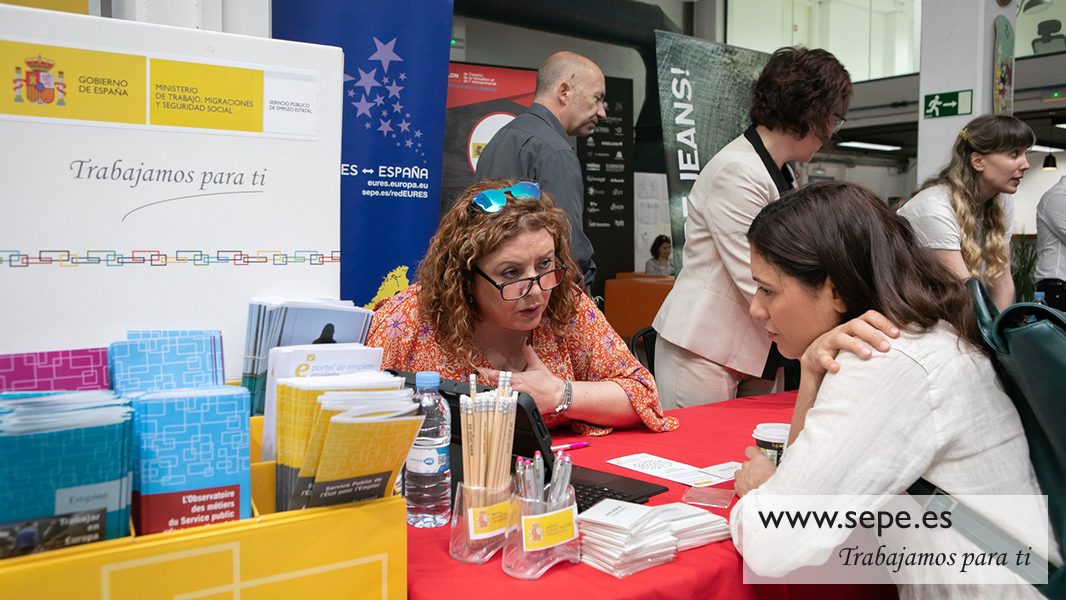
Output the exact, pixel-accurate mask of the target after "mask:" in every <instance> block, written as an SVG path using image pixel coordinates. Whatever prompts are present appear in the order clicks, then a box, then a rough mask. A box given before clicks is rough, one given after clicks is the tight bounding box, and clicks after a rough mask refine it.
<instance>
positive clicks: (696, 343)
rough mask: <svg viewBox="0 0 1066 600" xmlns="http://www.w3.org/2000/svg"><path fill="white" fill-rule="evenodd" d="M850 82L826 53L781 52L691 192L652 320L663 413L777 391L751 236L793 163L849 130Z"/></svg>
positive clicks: (776, 362) (784, 186)
mask: <svg viewBox="0 0 1066 600" xmlns="http://www.w3.org/2000/svg"><path fill="white" fill-rule="evenodd" d="M850 100H851V79H850V77H849V76H848V72H847V71H846V70H845V69H844V67H843V65H841V64H840V62H839V61H838V60H837V59H836V58H835V57H834V56H833V55H832V54H830V53H829V52H826V51H825V50H807V49H804V48H782V49H780V50H778V51H777V52H774V54H773V56H771V57H770V62H768V63H767V65H766V67H764V68H763V70H762V73H761V74H760V75H759V78H758V80H757V81H756V82H755V85H754V87H753V88H752V99H751V111H750V114H751V122H752V125H751V127H749V128H748V130H747V131H745V132H744V134H743V135H741V136H740V137H738V138H737V139H735V140H733V141H732V142H730V143H729V144H728V145H727V146H726V147H724V148H722V150H721V151H719V152H718V154H716V155H715V156H714V158H712V159H711V160H710V162H708V163H707V166H706V167H704V168H703V171H702V172H700V175H699V177H698V178H697V179H696V181H695V183H693V185H692V191H691V193H690V194H689V196H688V221H687V223H686V225H685V230H686V233H687V235H686V239H685V244H684V248H683V250H682V253H683V254H682V258H683V260H682V268H681V272H680V273H679V274H678V276H677V281H676V282H675V283H674V287H673V289H672V290H671V291H670V294H669V296H667V298H666V301H665V302H664V303H663V305H662V307H661V308H660V309H659V313H658V314H657V315H656V316H655V321H654V322H653V327H655V330H656V331H658V332H659V339H658V342H657V343H656V348H655V355H656V356H655V369H656V373H658V375H659V378H658V379H659V383H660V399H661V400H662V404H663V406H664V407H665V408H667V409H671V408H676V407H679V406H692V405H697V404H709V403H711V402H719V401H722V400H729V399H732V398H736V397H737V396H738V395H739V396H751V395H757V394H764V393H768V392H770V391H772V390H773V387H774V380H775V378H776V377H777V372H778V367H779V366H780V365H781V364H782V361H781V359H780V355H779V354H778V353H777V352H776V350H772V347H771V342H770V338H769V337H767V335H766V331H764V330H763V328H762V325H761V324H760V323H759V322H758V320H757V319H755V318H753V317H751V316H750V315H749V314H748V307H749V306H750V305H751V300H752V296H753V295H754V294H755V281H753V280H752V278H751V269H750V264H749V260H750V259H749V253H748V241H747V238H745V236H744V234H745V232H747V230H748V226H749V225H751V222H752V220H753V219H755V215H757V214H758V213H759V211H760V210H761V209H762V208H763V207H764V206H766V205H767V204H769V203H771V202H773V201H775V200H777V199H778V197H779V196H780V194H781V193H783V192H785V191H787V190H789V189H791V188H793V187H795V185H796V180H795V175H794V174H793V172H792V169H791V167H789V166H788V164H787V163H789V162H791V161H799V162H808V161H810V160H811V157H812V156H813V155H814V153H815V152H817V151H818V149H819V148H821V147H822V146H824V145H827V144H828V143H829V141H830V138H831V137H832V135H833V132H835V131H837V130H838V129H839V128H840V127H841V126H842V125H843V124H844V115H845V114H846V113H847V112H848V102H849V101H850Z"/></svg>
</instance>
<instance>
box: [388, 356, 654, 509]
mask: <svg viewBox="0 0 1066 600" xmlns="http://www.w3.org/2000/svg"><path fill="white" fill-rule="evenodd" d="M389 372H391V373H393V374H395V375H399V376H401V377H403V378H404V379H406V380H407V387H410V388H414V386H415V374H414V373H409V372H406V371H396V370H392V369H390V370H389ZM490 389H492V388H489V387H487V386H481V385H479V386H478V391H479V392H483V391H486V390H490ZM440 393H441V396H443V397H444V399H445V400H447V401H448V405H449V406H451V409H452V443H451V466H452V498H455V486H456V485H458V483H459V482H460V481H462V479H463V451H462V442H463V432H462V429H463V428H462V427H459V423H461V422H462V421H461V417H460V413H459V396H461V395H463V394H469V393H470V384H469V383H468V382H460V381H452V380H450V379H441V381H440ZM515 412H516V414H515V431H514V446H513V448H512V454H513V455H514V456H524V457H526V458H533V455H534V453H535V452H537V451H540V453H541V456H543V457H544V466H545V470H546V475H550V474H551V472H552V469H554V467H555V465H554V460H555V457H554V456H553V454H552V451H551V445H552V437H551V434H550V433H548V427H547V426H546V425H545V424H544V420H543V419H542V418H541V416H540V411H539V410H537V404H536V402H534V401H533V398H532V397H531V396H529V395H528V394H521V393H520V394H519V395H518V406H517V407H516V409H515ZM511 464H512V466H513V465H514V461H513V460H512V461H511ZM570 484H571V485H573V486H574V493H575V495H576V496H577V506H578V512H581V511H584V510H585V509H588V508H591V507H592V505H594V504H596V503H597V502H599V501H600V500H602V499H604V498H614V499H617V500H622V501H625V502H635V503H638V504H643V503H645V502H647V501H648V498H650V497H652V496H654V495H656V494H661V493H663V492H665V491H666V490H667V488H666V487H665V486H662V485H658V484H655V483H649V482H647V481H641V480H639V479H633V478H632V477H625V476H622V475H615V474H613V473H606V472H604V471H597V470H596V469H589V468H587V467H580V466H578V465H574V466H573V472H572V473H571V474H570Z"/></svg>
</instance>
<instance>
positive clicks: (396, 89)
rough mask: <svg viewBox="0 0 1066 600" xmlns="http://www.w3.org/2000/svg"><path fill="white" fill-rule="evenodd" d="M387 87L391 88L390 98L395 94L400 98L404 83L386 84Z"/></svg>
mask: <svg viewBox="0 0 1066 600" xmlns="http://www.w3.org/2000/svg"><path fill="white" fill-rule="evenodd" d="M385 89H387V90H389V98H392V97H393V96H396V97H397V98H399V97H400V90H402V89H403V86H402V85H396V84H395V83H394V84H392V85H387V86H385Z"/></svg>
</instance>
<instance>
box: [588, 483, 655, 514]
mask: <svg viewBox="0 0 1066 600" xmlns="http://www.w3.org/2000/svg"><path fill="white" fill-rule="evenodd" d="M573 486H574V496H575V497H576V498H577V512H584V511H586V510H588V509H590V508H592V507H593V506H595V504H596V503H597V502H599V501H600V500H603V499H604V498H614V499H615V500H622V499H624V498H626V497H628V496H629V494H627V493H625V492H621V491H618V490H612V489H611V488H606V487H603V486H600V485H587V484H583V483H574V484H573ZM645 502H647V501H646V500H645Z"/></svg>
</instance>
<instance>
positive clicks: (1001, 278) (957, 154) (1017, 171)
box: [899, 115, 1036, 310]
mask: <svg viewBox="0 0 1066 600" xmlns="http://www.w3.org/2000/svg"><path fill="white" fill-rule="evenodd" d="M1035 142H1036V136H1035V135H1034V134H1033V130H1032V129H1030V128H1029V126H1028V125H1026V124H1025V123H1022V122H1021V121H1019V120H1018V119H1015V118H1014V117H1008V116H1005V115H983V116H980V117H977V118H976V119H974V120H972V121H970V123H969V124H968V125H966V127H965V128H964V129H963V130H962V131H960V132H959V135H958V137H957V138H955V145H954V147H953V148H952V151H951V162H950V163H949V164H948V166H947V167H945V168H944V170H943V171H941V172H940V174H939V175H937V176H936V177H933V178H932V179H929V180H928V181H926V182H925V183H923V184H922V187H920V188H919V189H918V192H917V193H915V195H914V196H913V197H911V199H910V200H908V201H907V202H906V204H904V205H903V206H902V207H900V209H899V214H901V215H903V216H904V217H906V218H907V220H909V221H910V222H911V224H912V225H913V226H914V229H915V230H917V232H918V235H920V236H921V238H922V241H923V242H924V243H925V245H926V246H928V247H929V248H932V249H933V250H934V251H935V252H936V255H937V256H938V257H939V258H940V260H942V261H943V262H944V264H946V265H947V266H948V268H949V269H951V271H952V272H953V273H955V274H956V275H958V276H959V277H960V278H962V279H969V278H970V277H978V278H980V279H982V280H983V281H984V282H985V283H986V284H987V285H988V286H989V288H990V291H991V293H992V298H993V300H995V302H996V306H997V307H999V309H1000V310H1003V309H1004V308H1006V307H1007V306H1010V304H1011V303H1013V302H1014V279H1013V278H1012V277H1011V272H1010V237H1011V228H1012V227H1013V225H1014V198H1013V196H1012V194H1014V193H1015V192H1016V191H1018V184H1019V183H1020V182H1021V180H1022V177H1023V176H1024V175H1025V172H1026V171H1027V170H1029V161H1028V160H1026V158H1025V151H1026V150H1027V149H1028V148H1029V147H1030V146H1032V145H1033V144H1034V143H1035Z"/></svg>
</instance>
